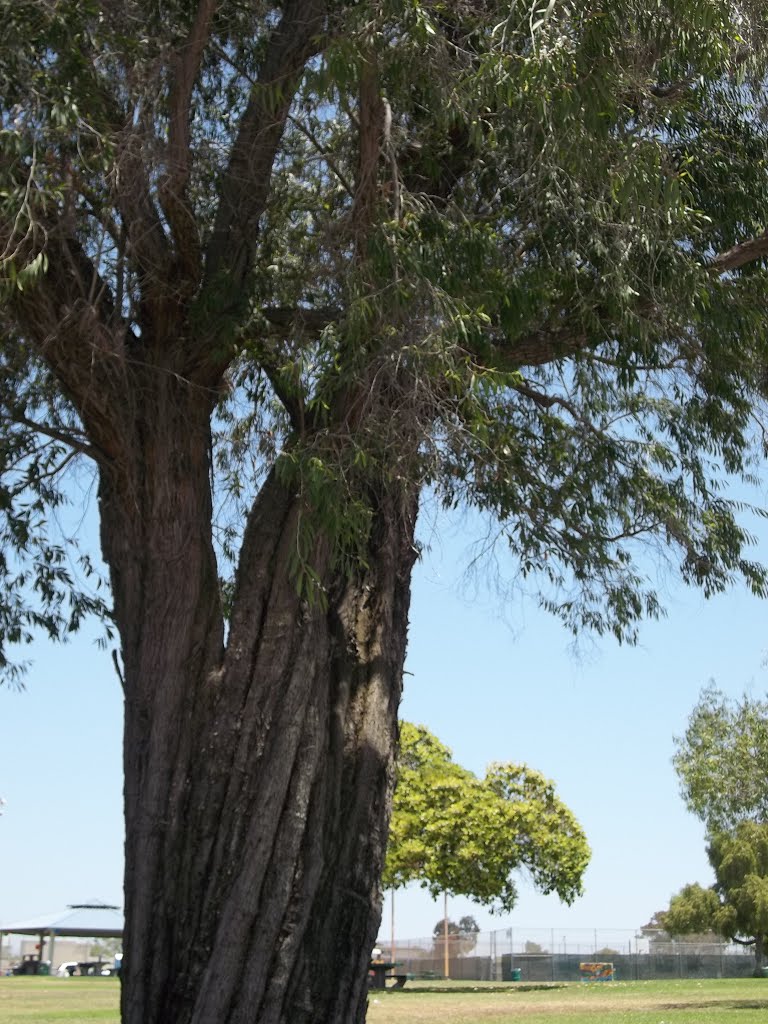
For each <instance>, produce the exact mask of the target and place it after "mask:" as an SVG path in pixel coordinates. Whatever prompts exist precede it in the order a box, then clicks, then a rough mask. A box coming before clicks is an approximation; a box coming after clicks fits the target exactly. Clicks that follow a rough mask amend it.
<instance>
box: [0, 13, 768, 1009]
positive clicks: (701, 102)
mask: <svg viewBox="0 0 768 1024" xmlns="http://www.w3.org/2000/svg"><path fill="white" fill-rule="evenodd" d="M767 17H768V15H767V13H766V10H765V5H764V3H762V2H758V0H704V2H702V0H654V2H652V3H651V2H644V0H600V2H597V0H586V2H584V3H573V2H569V0H549V2H545V0H524V2H507V3H494V2H491V0H458V2H456V3H444V2H442V0H383V2H379V0H377V2H375V3H374V2H370V0H357V2H348V0H280V2H274V3H270V2H264V0H196V2H194V3H189V2H187V0H168V2H167V3H163V4H162V5H160V4H158V3H157V2H155V0H151V2H150V0H119V2H117V0H58V2H57V3H50V2H49V0H27V2H24V3H18V2H15V0H0V281H1V287H2V304H1V305H0V385H1V386H0V547H2V555H0V668H4V669H5V671H6V674H8V673H9V672H11V673H12V672H13V667H12V663H13V662H14V657H13V651H12V648H13V647H14V645H16V644H18V643H24V642H31V641H32V640H33V639H34V637H35V635H36V631H37V630H39V629H41V628H42V629H43V630H46V631H47V632H48V634H49V635H50V636H51V637H53V638H63V637H66V635H67V634H68V632H69V631H71V630H73V629H76V628H77V627H78V626H79V624H80V622H81V621H82V618H83V616H84V615H86V614H88V613H89V612H96V613H97V614H102V615H105V616H106V617H107V618H108V620H109V622H110V623H111V625H112V627H113V629H114V631H115V633H116V635H118V636H119V640H120V654H119V657H116V662H117V664H118V668H119V674H120V678H121V682H122V685H123V687H124V691H125V702H124V707H125V741H124V750H125V760H124V763H125V776H126V778H125V788H124V794H125V808H126V846H125V849H126V881H125V891H126V933H125V939H126V960H125V966H124V970H123V978H122V987H121V993H122V994H121V999H122V1014H123V1019H124V1022H125V1024H165V1022H167V1021H174V1022H175V1024H209V1022H210V1021H214V1020H215V1021H217V1024H243V1022H245V1021H249V1020H251V1019H252V1018H253V1017H254V1016H257V1017H258V1019H259V1021H260V1024H287V1022H290V1024H321V1022H322V1024H350V1022H351V1021H355V1022H356V1024H357V1022H358V1021H361V1020H362V1019H363V1017H364V1014H365V999H366V990H365V979H366V970H367V965H368V963H367V962H368V955H369V952H370V949H371V948H372V946H373V942H374V939H375V935H376V931H377V927H378V919H379V916H380V909H379V880H380V874H381V870H382V868H383V858H384V846H385V842H386V835H387V828H388V814H389V805H390V794H391V788H392V783H393V776H394V756H395V745H396V734H397V708H398V706H399V701H400V696H401V688H402V676H403V662H404V658H405V650H406V642H407V626H408V603H409V597H410V590H409V585H410V584H409V581H410V573H411V569H412V566H413V563H414V560H415V559H416V557H417V556H418V550H419V545H418V539H417V537H416V532H415V531H416V518H417V513H418V507H419V501H420V498H421V496H422V494H423V493H425V492H429V493H430V494H432V495H434V496H435V498H436V500H437V501H438V502H439V503H441V504H442V505H443V506H445V507H448V508H452V507H454V506H457V505H463V506H465V507H469V508H472V509H477V510H480V511H482V512H483V513H485V514H486V515H487V516H488V517H489V520H490V522H491V523H492V526H491V531H492V532H495V534H496V536H497V537H498V539H499V540H500V542H501V544H502V546H504V547H506V548H508V551H509V555H510V558H509V561H508V565H509V569H508V573H507V577H506V579H507V582H509V584H510V586H512V587H517V588H520V589H530V591H531V592H532V593H533V594H535V595H537V597H538V600H539V601H540V602H541V603H542V604H543V605H544V606H545V607H546V608H548V609H549V610H551V611H552V612H553V613H555V614H556V615H559V616H560V617H561V619H562V620H563V621H564V622H565V623H566V625H567V626H568V627H569V628H570V629H572V630H573V631H575V632H577V633H579V632H581V631H582V630H584V629H591V630H596V631H598V632H611V633H613V634H614V635H615V636H616V637H618V638H619V639H620V640H629V641H631V640H634V638H635V636H636V630H637V625H638V621H639V619H640V618H641V617H642V616H643V615H655V614H658V613H659V610H660V595H659V592H658V587H657V586H656V584H655V583H654V581H653V580H652V579H651V578H650V575H649V571H648V569H647V563H645V565H644V564H641V563H639V561H638V558H637V553H638V541H642V540H643V539H646V540H649V541H650V542H651V543H654V544H655V546H656V550H657V552H658V554H659V555H660V557H662V558H664V559H666V560H667V561H668V563H670V564H673V565H674V566H675V567H676V568H677V569H679V571H680V573H681V575H682V578H683V579H684V580H685V581H687V582H688V583H690V584H692V585H695V586H699V587H701V588H702V590H703V591H704V593H706V594H712V593H715V592H717V591H720V590H722V589H723V588H724V587H726V586H728V585H729V584H731V583H732V582H734V581H736V580H742V581H746V584H747V585H748V586H749V587H751V588H752V589H753V590H754V591H755V592H756V593H759V594H763V593H765V591H766V572H765V569H764V568H763V567H762V566H760V565H757V564H755V563H754V561H753V560H751V559H750V558H749V554H748V547H749V542H750V537H749V533H748V530H747V529H746V528H745V527H744V525H742V524H741V523H740V521H739V514H740V511H741V510H740V507H739V504H738V502H736V501H734V500H733V499H732V497H731V496H730V495H729V493H728V491H727V481H728V480H729V479H732V478H737V479H742V480H749V479H752V478H753V476H754V472H755V462H756V460H757V459H759V458H761V457H762V449H761V448H760V444H759V436H758V435H759V431H756V430H755V428H754V415H755V413H756V412H759V411H760V410H762V408H763V400H764V393H765V367H766V365H767V364H768V351H766V344H767V342H768V334H767V332H766V329H765V288H766V266H765V258H766V256H768V235H767V234H766V224H765V219H764V218H765V213H764V211H765V210H766V209H767V208H768V202H766V200H768V175H767V174H766V164H765V153H766V142H767V141H768V140H767V136H768V121H766V118H765V117H763V116H762V114H763V106H764V103H763V83H764V81H765V77H766V75H765V72H766V60H765V54H766V46H765V38H766V21H767ZM78 465H79V466H86V465H88V466H90V467H91V470H90V471H91V472H92V473H94V474H95V477H96V488H95V490H96V493H97V497H98V506H99V516H100V543H101V549H102V554H103V557H104V561H105V563H106V566H107V570H108V574H109V580H108V584H109V586H108V588H107V587H106V586H103V587H102V588H101V589H98V588H96V587H95V585H93V581H92V579H91V580H89V577H88V574H89V572H91V571H92V566H91V562H90V561H89V559H88V557H87V552H86V553H82V554H80V555H78V553H77V552H74V553H73V551H72V544H71V540H72V538H71V537H69V536H67V534H68V532H69V531H67V530H64V531H63V533H64V536H61V531H59V532H57V529H56V526H57V523H59V522H60V521H61V518H60V511H61V505H62V503H63V502H65V501H66V500H67V498H68V497H70V492H68V491H67V487H66V480H65V479H64V478H63V477H62V474H65V473H66V471H68V470H72V469H73V467H75V466H78ZM83 471H84V470H83ZM491 779H492V780H494V781H493V782H492V785H493V786H494V787H495V788H496V789H497V791H498V795H499V800H500V801H501V804H500V806H505V807H508V811H507V812H505V813H508V814H509V815H510V816H512V815H514V814H517V816H518V818H519V817H521V816H522V817H523V818H524V817H525V813H526V812H525V808H526V807H527V806H536V805H537V804H540V803H542V802H543V803H545V804H546V803H547V802H549V804H550V805H551V807H552V809H553V812H552V813H553V817H554V818H555V819H557V817H558V811H557V807H558V804H557V802H556V799H555V798H554V796H553V795H552V794H551V792H550V791H549V790H548V785H549V784H548V783H546V782H545V781H544V780H541V779H539V780H538V781H536V780H535V777H534V775H533V774H532V773H528V772H527V771H525V772H521V771H518V770H516V769H514V770H507V769H504V768H501V769H499V770H498V772H497V774H496V776H494V774H493V771H492V772H491ZM478 784H479V783H478ZM548 794H549V795H548ZM524 824H525V828H526V829H527V828H528V827H529V825H528V823H525V822H524ZM531 827H533V823H531ZM566 831H567V829H566ZM541 838H542V842H543V844H544V845H543V847H542V846H541V844H539V846H538V848H539V849H541V848H544V849H546V848H547V847H546V840H547V835H546V833H545V834H544V835H543V836H542V837H541ZM535 849H536V847H532V848H530V849H528V848H525V846H524V845H523V846H521V848H520V849H519V850H518V851H517V853H518V855H519V857H520V860H521V861H522V862H526V863H529V864H530V865H531V867H530V870H531V871H532V872H533V873H534V877H536V876H537V872H540V874H539V876H538V877H539V882H540V884H542V885H543V886H545V887H546V886H547V885H552V886H553V887H554V889H555V891H558V889H557V885H558V883H557V882H556V881H555V874H554V869H553V865H552V862H551V860H548V859H547V857H544V858H542V859H540V860H537V859H536V856H535ZM554 853H555V850H554V849H552V854H553V856H554ZM574 866H575V865H574V864H570V865H566V871H565V874H566V876H567V875H568V874H569V873H570V874H571V875H572V876H575V874H576V872H575V871H574V870H573V868H574ZM468 870H469V869H468ZM479 881H482V879H479ZM571 884H572V883H569V882H566V883H565V885H566V892H570V891H573V890H572V889H569V888H568V886H569V885H571ZM490 888H492V887H490ZM489 891H490V890H489ZM350 894H351V897H350ZM508 895H509V898H511V891H508Z"/></svg>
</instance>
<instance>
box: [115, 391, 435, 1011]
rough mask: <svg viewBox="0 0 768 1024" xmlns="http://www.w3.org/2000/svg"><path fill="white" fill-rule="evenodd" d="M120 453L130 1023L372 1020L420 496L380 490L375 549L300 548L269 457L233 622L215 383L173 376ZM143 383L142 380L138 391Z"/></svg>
mask: <svg viewBox="0 0 768 1024" xmlns="http://www.w3.org/2000/svg"><path fill="white" fill-rule="evenodd" d="M161 390H162V394H161V395H158V394H157V388H155V394H154V397H153V402H152V407H151V409H150V408H148V409H147V410H146V414H142V413H141V410H139V412H138V413H137V414H136V416H135V423H136V424H137V425H138V426H137V427H136V437H135V438H134V440H135V442H136V445H135V447H134V449H133V450H134V452H135V456H134V461H133V463H130V462H129V461H128V462H125V463H123V464H119V463H116V464H115V465H114V466H112V467H110V468H109V469H103V470H102V476H101V487H100V502H101V513H102V539H103V547H104V552H105V556H106V558H107V561H108V563H109V565H110V570H111V574H112V582H113V588H114V594H115V608H116V616H117V622H118V626H119V629H120V632H121V637H122V641H123V662H124V673H123V675H124V687H125V752H124V759H125V812H126V876H125V903H126V931H125V960H124V966H123V986H122V1014H123V1022H124V1024H245V1022H249V1024H250V1022H258V1024H320V1022H323V1024H342V1022H343V1024H354V1022H358V1021H362V1020H363V1019H364V1016H365V1006H366V997H367V964H368V960H369V956H370V950H371V947H372V945H373V943H374V941H375V938H376V933H377V929H378V925H379V920H380V899H379V889H378V886H379V877H380V872H381V868H382V864H383V856H384V851H385V844H386V835H387V828H388V819H389V805H390V797H391V790H392V784H393V764H394V753H395V746H396V731H397V709H398V705H399V701H400V694H401V682H402V667H403V661H404V657H405V645H406V635H407V615H408V603H409V592H410V571H411V568H412V564H413V558H414V547H413V529H414V521H415V510H416V501H415V496H414V495H412V494H409V493H406V492H405V491H404V490H402V489H401V488H399V487H393V488H392V489H391V490H390V491H389V492H388V493H386V494H382V495H380V498H379V504H378V510H377V513H376V515H375V517H374V522H373V527H372V532H371V536H370V542H369V551H368V566H367V568H366V569H365V571H364V572H361V574H360V575H359V576H358V577H357V578H354V579H346V580H345V579H341V578H338V577H337V575H336V574H335V573H334V572H333V570H332V569H330V568H329V559H328V555H327V552H326V551H325V550H324V543H323V541H322V540H321V541H319V542H318V545H317V550H316V553H315V554H316V558H315V566H316V567H317V568H318V569H319V571H320V573H321V576H322V578H323V580H324V582H325V584H326V587H327V598H328V599H327V603H325V604H322V605H321V604H319V603H318V604H315V605H313V606H310V605H308V604H307V603H306V602H305V601H303V600H301V599H300V597H299V595H298V591H297V588H296V584H295V580H293V579H292V578H291V576H290V573H289V569H288V564H289V561H290V554H291V550H292V546H293V545H294V544H295V543H296V530H297V520H298V517H299V515H300V512H301V509H300V504H299V498H297V497H296V496H295V495H294V494H292V493H290V492H289V491H288V490H287V489H286V487H285V486H284V485H282V484H281V483H280V482H279V480H278V479H277V477H276V475H275V474H274V473H273V474H272V475H271V476H270V477H269V478H268V479H267V481H266V483H265V485H264V486H263V488H262V491H261V493H260V495H259V497H258V499H257V501H256V503H255V505H254V508H253V510H252V513H251V515H250V518H249V521H248V523H247V526H246V530H245V537H244V542H243V547H242V553H241V560H240V564H239V569H238V576H237V581H236V590H235V599H234V607H233V613H232V618H231V621H230V624H229V630H228V634H227V636H226V638H225V634H224V628H223V624H222V615H221V610H220V606H219V589H218V582H217V576H216V564H215V557H214V553H213V546H212V543H211V494H210V483H209V470H210V467H209V464H208V462H209V458H208V453H209V442H210V437H209V416H210V400H209V398H207V397H206V396H205V395H204V394H201V393H197V392H195V390H194V389H193V388H190V387H187V386H185V385H182V384H181V383H179V382H177V381H176V379H175V378H174V377H173V376H169V377H168V378H167V380H166V381H165V382H164V384H163V385H162V388H161ZM137 393H138V392H137Z"/></svg>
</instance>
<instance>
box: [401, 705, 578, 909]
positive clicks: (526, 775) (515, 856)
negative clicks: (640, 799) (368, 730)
mask: <svg viewBox="0 0 768 1024" xmlns="http://www.w3.org/2000/svg"><path fill="white" fill-rule="evenodd" d="M589 855H590V851H589V847H588V845H587V841H586V838H585V836H584V833H583V832H582V830H581V828H580V827H579V825H578V823H577V821H576V819H575V818H574V816H573V814H572V813H571V811H569V810H568V808H567V807H566V806H565V805H564V804H563V803H562V802H561V801H560V800H559V799H558V797H557V796H556V794H555V790H554V786H553V785H552V783H551V782H549V781H548V780H547V779H545V778H544V777H543V776H542V775H540V774H539V773H538V772H536V771H533V770H532V769H530V768H528V767H526V766H525V765H515V764H494V765H491V766H490V768H489V769H488V772H487V774H486V776H485V778H484V779H478V778H477V777H476V776H475V775H473V774H472V773H471V772H469V771H467V769H465V768H462V767H461V766H460V765H458V764H456V762H455V761H453V759H452V758H451V754H450V751H449V750H448V748H447V747H445V746H443V744H442V743H440V741H439V740H438V739H436V737H435V736H433V735H432V734H431V733H430V732H429V731H428V730H427V729H425V728H424V727H423V726H415V725H411V724H410V723H408V722H403V723H402V724H401V733H400V755H399V762H398V781H397V787H396V789H395V798H394V806H393V813H392V822H391V826H390V838H389V846H388V850H387V862H386V868H385V873H384V885H385V886H386V887H394V888H397V887H399V886H402V885H405V884H406V883H408V882H412V881H418V882H419V883H420V884H421V885H422V886H423V887H424V888H427V889H428V890H429V891H430V893H431V894H432V895H433V896H437V895H438V894H439V893H441V892H447V893H449V894H451V895H464V896H469V897H470V898H471V899H473V900H475V901H476V902H478V903H480V904H482V905H485V906H489V907H491V909H492V910H499V911H509V910H511V909H512V907H513V906H514V904H515V900H516V897H517V889H516V884H515V880H514V875H515V874H516V873H518V872H519V871H524V872H526V873H527V874H528V875H529V877H530V878H531V879H532V881H533V884H534V885H535V886H536V888H537V889H539V890H540V891H541V892H545V893H548V892H556V893H557V894H558V896H559V897H560V899H561V900H563V901H564V902H566V903H571V902H572V901H573V900H574V899H575V898H576V896H578V895H579V894H580V893H581V879H582V876H583V873H584V871H585V869H586V867H587V863H588V861H589Z"/></svg>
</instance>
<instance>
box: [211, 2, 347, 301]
mask: <svg viewBox="0 0 768 1024" xmlns="http://www.w3.org/2000/svg"><path fill="white" fill-rule="evenodd" d="M326 8H327V0H288V2H287V3H286V4H285V5H284V12H283V16H282V18H281V20H280V24H279V25H278V26H277V28H276V29H275V31H274V33H273V34H272V38H271V40H270V44H269V46H268V48H267V54H266V57H265V60H264V63H263V64H262V67H261V70H260V73H259V76H258V79H257V80H256V83H255V84H254V86H253V88H252V89H251V94H250V98H249V100H248V104H247V106H246V109H245V112H244V114H243V117H242V119H241V122H240V128H239V131H238V134H237V138H236V139H235V142H234V144H233V146H232V150H231V153H230V158H229V165H228V167H227V170H226V173H225V175H224V180H223V181H222V184H221V187H220V190H219V204H218V209H217V213H216V219H215V222H214V228H213V233H212V236H211V240H210V243H209V245H208V248H207V252H206V259H205V262H206V266H205V282H204V284H205V285H210V284H213V285H214V287H216V286H218V287H220V286H221V280H222V278H223V277H224V276H226V277H227V278H228V285H229V287H228V289H227V290H228V292H229V295H230V303H234V304H236V303H237V302H238V301H240V299H241V293H242V289H243V286H244V284H245V281H246V279H247V277H248V274H249V271H250V268H251V260H252V255H253V251H254V249H255V245H256V239H257V237H258V222H259V218H260V217H261V215H262V213H263V212H264V208H265V206H266V204H267V199H268V197H269V188H270V181H271V175H272V167H273V164H274V161H275V156H276V154H277V150H278V146H279V145H280V140H281V138H282V135H283V131H284V129H285V123H286V120H287V118H288V112H289V110H290V107H291V103H292V102H293V96H294V94H295V92H296V89H297V88H298V85H299V81H300V79H301V75H302V72H303V70H304V66H305V64H306V62H307V60H309V58H310V57H311V56H312V55H313V54H315V53H317V52H318V50H319V48H320V46H321V34H322V30H323V20H324V17H325V14H326Z"/></svg>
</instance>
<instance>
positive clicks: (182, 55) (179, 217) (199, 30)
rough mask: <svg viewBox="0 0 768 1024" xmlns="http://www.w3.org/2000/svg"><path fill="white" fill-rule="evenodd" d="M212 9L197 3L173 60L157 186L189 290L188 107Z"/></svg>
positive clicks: (192, 223)
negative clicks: (162, 170)
mask: <svg viewBox="0 0 768 1024" xmlns="http://www.w3.org/2000/svg"><path fill="white" fill-rule="evenodd" d="M216 6H217V0H200V2H199V4H198V7H197V11H196V13H195V20H194V22H193V24H192V28H191V30H190V33H189V36H188V38H187V41H186V43H185V44H184V46H183V47H182V48H181V49H180V50H179V51H178V52H177V54H176V55H175V58H174V60H173V79H172V83H171V91H170V97H169V108H170V109H169V121H168V170H167V175H166V177H165V179H164V180H163V181H162V182H161V185H160V202H161V203H162V206H163V211H164V213H165V215H166V217H167V219H168V224H169V225H170V228H171V232H172V234H173V239H174V243H175V247H176V254H177V259H178V260H179V264H180V271H181V273H182V275H183V277H185V278H187V279H188V282H189V287H190V288H191V289H193V288H194V287H195V286H196V284H197V283H198V282H199V276H200V270H201V266H200V241H199V235H198V230H197V223H196V219H195V214H194V212H193V210H192V209H191V208H190V205H189V203H188V202H187V197H186V190H187V185H188V183H189V174H190V166H191V154H190V138H191V131H190V106H191V102H192V91H193V89H194V86H195V81H196V80H197V76H198V74H199V72H200V64H201V62H202V57H203V52H204V51H205V47H206V44H207V43H208V40H209V37H210V31H211V23H212V21H213V15H214V13H215V11H216Z"/></svg>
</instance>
